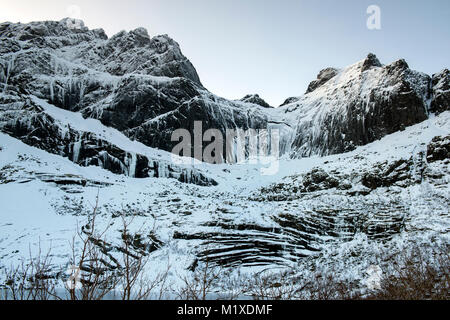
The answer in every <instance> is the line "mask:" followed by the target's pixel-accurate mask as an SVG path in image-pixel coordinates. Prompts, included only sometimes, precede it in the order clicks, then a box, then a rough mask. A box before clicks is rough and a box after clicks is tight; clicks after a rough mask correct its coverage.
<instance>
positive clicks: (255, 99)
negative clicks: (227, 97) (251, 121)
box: [239, 94, 273, 108]
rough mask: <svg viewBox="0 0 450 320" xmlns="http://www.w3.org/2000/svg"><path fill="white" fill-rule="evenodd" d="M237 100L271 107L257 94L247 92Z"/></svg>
mask: <svg viewBox="0 0 450 320" xmlns="http://www.w3.org/2000/svg"><path fill="white" fill-rule="evenodd" d="M239 101H242V102H246V103H253V104H256V105H258V106H261V107H264V108H273V107H272V106H271V105H269V104H268V103H267V102H266V101H264V99H262V98H261V97H260V96H259V95H258V94H248V95H246V96H245V97H243V98H242V99H240V100H239Z"/></svg>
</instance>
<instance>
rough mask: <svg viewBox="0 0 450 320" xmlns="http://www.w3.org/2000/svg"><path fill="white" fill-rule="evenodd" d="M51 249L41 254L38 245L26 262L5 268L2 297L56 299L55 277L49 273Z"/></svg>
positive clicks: (13, 298) (12, 298)
mask: <svg viewBox="0 0 450 320" xmlns="http://www.w3.org/2000/svg"><path fill="white" fill-rule="evenodd" d="M50 252H51V250H49V251H48V252H47V254H45V255H43V254H42V251H41V246H40V245H39V249H38V253H37V255H36V256H35V257H33V256H32V254H31V249H30V258H29V260H28V262H25V261H22V262H21V264H20V265H17V266H11V267H10V268H9V269H6V270H5V279H6V282H5V288H6V289H5V290H4V292H3V297H2V299H5V300H7V299H11V300H50V299H58V297H57V295H56V290H55V287H56V279H55V277H54V276H52V275H51V272H52V270H51V254H50Z"/></svg>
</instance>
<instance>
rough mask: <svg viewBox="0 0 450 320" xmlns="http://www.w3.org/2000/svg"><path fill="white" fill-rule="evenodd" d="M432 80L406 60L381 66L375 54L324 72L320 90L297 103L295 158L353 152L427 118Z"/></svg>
mask: <svg viewBox="0 0 450 320" xmlns="http://www.w3.org/2000/svg"><path fill="white" fill-rule="evenodd" d="M330 77H331V78H330ZM327 79H328V80H327ZM430 80H431V79H430V77H429V76H427V75H425V74H421V73H419V72H416V71H412V70H411V69H409V67H408V65H407V64H406V62H405V61H404V60H399V61H396V62H394V63H392V64H390V65H387V66H381V65H380V64H379V61H378V60H377V59H376V57H375V56H373V55H369V57H368V58H367V59H365V60H363V61H361V62H359V63H357V64H355V65H353V66H350V67H349V68H347V69H344V70H342V71H337V70H336V69H325V70H324V71H323V72H321V74H320V75H319V80H317V81H316V82H313V83H312V87H313V88H315V90H313V91H310V93H309V94H307V95H305V96H303V97H302V98H300V100H299V101H298V102H294V104H293V105H296V106H295V107H294V109H293V110H294V111H293V113H294V112H295V113H297V114H299V123H298V126H297V129H296V134H295V138H294V141H293V145H292V149H293V150H294V156H295V157H305V156H311V155H314V154H319V155H329V154H335V153H341V152H346V151H351V150H353V149H354V148H355V147H356V146H361V145H365V144H367V143H370V142H373V141H375V140H378V139H380V138H382V137H384V136H386V135H388V134H391V133H393V132H396V131H399V130H403V129H404V128H405V127H407V126H410V125H413V124H416V123H420V122H422V121H424V120H426V119H427V118H428V115H427V105H426V100H427V98H428V97H429V95H430V90H429V84H430ZM310 87H311V86H310ZM292 107H293V106H292V105H291V106H290V108H292Z"/></svg>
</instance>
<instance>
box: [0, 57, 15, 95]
mask: <svg viewBox="0 0 450 320" xmlns="http://www.w3.org/2000/svg"><path fill="white" fill-rule="evenodd" d="M15 59H16V58H15V56H13V57H12V58H11V60H9V61H8V64H7V65H6V80H5V87H4V88H3V94H5V93H6V90H8V81H9V77H10V76H11V72H12V69H13V68H14V60H15Z"/></svg>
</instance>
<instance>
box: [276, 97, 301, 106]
mask: <svg viewBox="0 0 450 320" xmlns="http://www.w3.org/2000/svg"><path fill="white" fill-rule="evenodd" d="M297 101H299V98H297V97H291V98H287V99H286V100H285V101H284V102H283V104H281V105H280V107H283V106H286V105H288V104H292V103H295V102H297Z"/></svg>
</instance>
